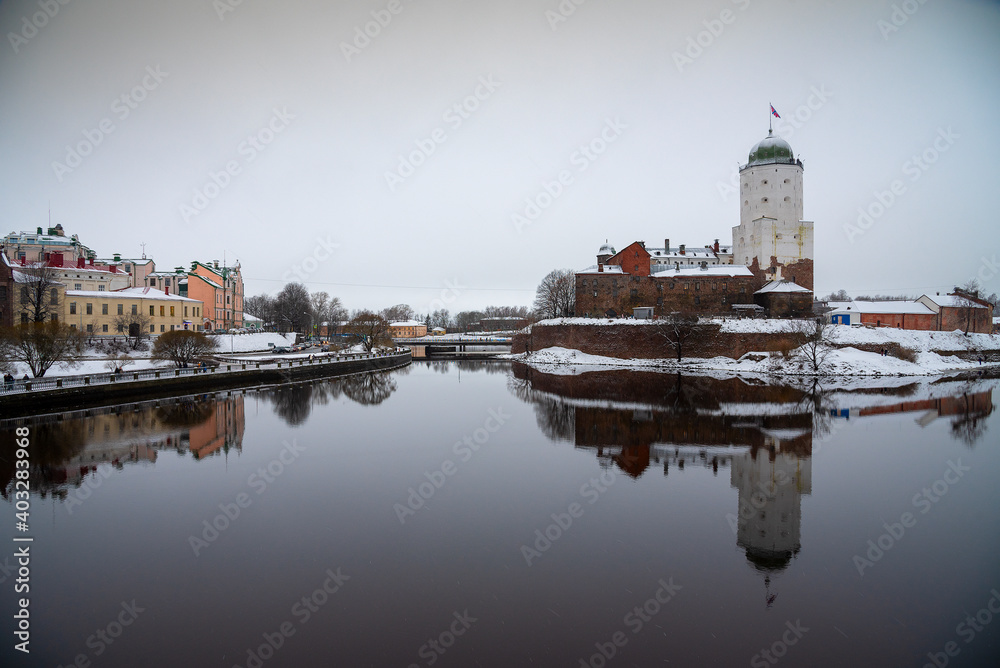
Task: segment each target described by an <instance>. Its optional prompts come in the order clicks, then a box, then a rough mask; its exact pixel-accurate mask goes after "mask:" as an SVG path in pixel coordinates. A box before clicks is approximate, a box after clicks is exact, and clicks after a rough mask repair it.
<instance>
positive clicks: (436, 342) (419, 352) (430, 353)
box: [393, 334, 511, 359]
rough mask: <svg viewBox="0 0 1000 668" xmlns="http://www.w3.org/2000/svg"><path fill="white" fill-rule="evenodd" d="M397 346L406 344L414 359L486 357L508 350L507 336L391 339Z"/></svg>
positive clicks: (507, 351) (446, 336)
mask: <svg viewBox="0 0 1000 668" xmlns="http://www.w3.org/2000/svg"><path fill="white" fill-rule="evenodd" d="M393 342H394V343H395V344H396V345H397V346H406V347H407V348H409V349H410V351H411V352H412V353H413V358H414V359H421V358H435V359H441V358H451V359H486V358H490V357H496V356H497V355H502V354H505V353H509V352H510V346H511V338H510V337H509V336H468V335H448V334H445V335H444V336H422V337H420V338H415V339H393Z"/></svg>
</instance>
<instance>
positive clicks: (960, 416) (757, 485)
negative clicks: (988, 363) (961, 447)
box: [510, 363, 996, 574]
mask: <svg viewBox="0 0 1000 668" xmlns="http://www.w3.org/2000/svg"><path fill="white" fill-rule="evenodd" d="M567 372H568V373H567ZM994 385H996V382H995V381H985V382H958V381H956V382H945V383H935V384H926V383H925V384H921V383H912V384H903V385H901V386H895V387H874V386H867V387H862V388H855V389H853V390H850V391H848V390H828V391H825V390H823V389H821V387H820V386H819V384H818V383H815V382H812V381H806V382H804V383H803V384H801V386H799V387H791V386H785V385H773V384H769V383H766V382H763V381H761V380H757V379H745V378H727V379H718V378H712V377H707V376H685V375H681V374H672V373H657V372H642V371H622V370H614V371H586V372H583V373H573V372H572V369H571V368H563V369H560V370H559V372H558V373H545V372H543V371H539V370H537V369H533V368H531V367H528V366H526V365H523V364H518V363H515V364H514V369H513V374H512V377H511V382H510V389H511V391H512V392H513V393H514V394H516V395H517V396H518V397H519V398H521V399H522V400H524V401H526V402H529V403H531V404H533V405H534V406H535V412H536V417H537V420H538V424H539V427H540V428H541V429H542V431H543V432H545V433H546V434H547V435H548V437H549V438H551V439H553V440H557V441H568V442H571V443H573V444H574V446H575V447H577V448H583V449H588V450H593V452H594V453H595V456H596V457H597V459H598V460H599V461H600V462H601V463H602V465H604V466H608V467H611V466H613V467H616V468H617V469H619V470H620V471H622V472H623V473H624V474H626V475H628V476H631V477H633V478H639V477H641V476H644V475H648V474H649V472H650V471H652V470H662V475H663V476H670V475H678V474H682V473H683V472H684V471H685V470H689V469H691V468H692V467H700V468H707V469H711V471H712V472H713V474H715V475H718V472H719V469H720V468H721V469H725V468H727V467H728V468H729V482H730V485H731V486H732V487H734V488H735V489H736V490H737V491H738V500H737V507H736V508H734V509H733V512H732V513H730V514H729V515H728V518H727V519H728V520H729V522H730V526H731V527H732V529H733V531H734V533H735V534H736V543H737V545H738V546H739V547H740V548H742V549H743V550H744V551H745V554H746V557H747V560H748V562H749V563H750V564H751V565H752V566H753V567H754V568H755V569H757V570H759V571H761V572H763V573H766V574H771V573H775V572H778V571H781V570H784V569H785V568H786V567H787V566H788V564H789V563H790V562H791V560H792V558H793V557H794V556H795V555H796V554H798V552H799V550H800V549H801V535H802V530H801V528H802V496H803V495H808V494H811V493H812V453H813V439H814V438H822V437H824V436H825V435H826V434H828V433H830V432H831V430H834V429H836V427H837V424H838V422H839V421H842V420H851V419H863V418H866V417H869V416H875V415H884V414H889V413H903V412H914V413H916V414H917V417H916V421H917V422H918V424H920V425H921V426H926V425H927V424H930V423H931V422H932V421H934V420H935V419H938V418H948V419H950V420H951V431H952V434H953V435H954V436H955V437H956V438H959V439H962V440H964V441H965V442H967V443H968V444H969V445H970V446H971V445H973V444H974V443H975V441H977V440H978V439H979V438H980V437H981V436H982V434H983V431H984V429H985V418H986V417H987V416H988V415H989V414H990V413H991V412H992V411H993V403H992V390H993V387H994Z"/></svg>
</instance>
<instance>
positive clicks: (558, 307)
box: [535, 269, 576, 318]
mask: <svg viewBox="0 0 1000 668" xmlns="http://www.w3.org/2000/svg"><path fill="white" fill-rule="evenodd" d="M575 311H576V272H574V271H573V270H572V269H556V270H554V271H551V272H549V274H548V275H547V276H546V277H545V278H543V279H542V282H541V283H539V284H538V289H537V290H536V291H535V312H536V313H538V315H539V317H541V318H562V317H566V316H571V315H573V313H574V312H575Z"/></svg>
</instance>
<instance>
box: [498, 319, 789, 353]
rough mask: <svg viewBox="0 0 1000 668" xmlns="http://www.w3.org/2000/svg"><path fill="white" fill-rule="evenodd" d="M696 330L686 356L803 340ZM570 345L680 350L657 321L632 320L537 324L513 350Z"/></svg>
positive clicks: (598, 349)
mask: <svg viewBox="0 0 1000 668" xmlns="http://www.w3.org/2000/svg"><path fill="white" fill-rule="evenodd" d="M693 329H694V335H693V336H692V337H691V338H690V339H689V340H688V341H687V342H685V344H684V349H683V353H684V357H700V358H711V357H731V358H733V359H739V358H740V357H742V356H743V355H745V354H746V353H748V352H772V351H781V350H791V349H793V348H796V347H798V346H800V345H802V342H803V340H804V337H803V336H802V335H800V334H792V333H783V334H740V333H723V332H722V331H721V329H722V327H721V326H720V325H695V326H694V327H693ZM552 347H561V348H572V349H573V350H579V351H581V352H584V353H588V354H591V355H603V356H605V357H617V358H619V359H630V358H631V359H662V358H670V357H676V356H677V352H676V351H675V350H674V348H673V347H672V346H671V345H670V344H669V343H668V342H667V341H666V339H665V338H664V337H663V336H662V334H661V333H660V327H659V326H658V325H654V324H642V325H637V324H628V325H541V326H539V325H535V326H533V327H532V328H531V332H530V333H528V334H516V335H515V336H514V340H513V342H512V348H511V352H513V353H515V354H516V353H523V352H533V351H536V350H542V349H543V348H552Z"/></svg>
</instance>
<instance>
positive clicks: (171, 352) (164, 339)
mask: <svg viewBox="0 0 1000 668" xmlns="http://www.w3.org/2000/svg"><path fill="white" fill-rule="evenodd" d="M214 351H215V340H214V339H212V338H210V337H209V336H207V335H205V334H204V333H203V332H192V331H190V330H187V329H175V330H174V331H172V332H164V333H163V334H160V336H158V337H157V339H156V343H154V344H153V353H152V355H150V357H151V358H152V359H154V360H162V361H164V362H173V363H174V364H176V365H177V366H178V367H186V366H188V365H189V364H192V363H193V362H195V361H196V360H197V359H198V358H200V357H204V356H206V355H211V354H212V353H213V352H214Z"/></svg>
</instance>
